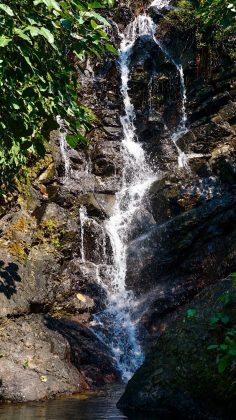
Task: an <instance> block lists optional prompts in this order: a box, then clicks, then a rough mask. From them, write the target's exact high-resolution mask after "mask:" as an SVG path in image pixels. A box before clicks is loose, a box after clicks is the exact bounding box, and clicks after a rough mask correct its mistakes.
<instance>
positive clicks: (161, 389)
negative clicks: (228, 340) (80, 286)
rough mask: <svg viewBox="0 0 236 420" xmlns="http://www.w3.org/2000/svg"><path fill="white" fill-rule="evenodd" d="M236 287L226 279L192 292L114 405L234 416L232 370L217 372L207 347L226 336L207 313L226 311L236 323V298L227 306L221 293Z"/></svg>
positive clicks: (164, 414)
mask: <svg viewBox="0 0 236 420" xmlns="http://www.w3.org/2000/svg"><path fill="white" fill-rule="evenodd" d="M225 292H227V293H228V292H230V293H231V292H233V293H234V295H233V296H234V298H233V299H235V288H234V285H233V283H232V281H231V280H224V281H221V282H220V283H217V284H216V285H214V286H212V287H210V288H208V289H206V290H205V291H204V292H202V293H201V294H200V295H199V296H198V297H196V298H195V299H194V300H193V301H192V302H191V306H189V308H194V312H193V313H194V315H193V316H190V315H189V316H188V315H187V314H188V313H187V312H186V310H185V311H182V312H181V314H180V315H179V317H178V319H177V320H176V321H175V322H174V323H173V324H172V326H171V327H169V328H168V330H167V331H166V332H165V333H163V334H162V336H161V337H160V338H159V339H158V342H157V344H156V346H155V348H154V350H153V352H152V353H151V354H149V355H148V356H147V358H146V360H145V362H144V364H143V366H142V367H141V368H140V369H139V370H138V371H137V373H136V374H135V375H134V377H133V378H132V379H131V380H130V382H129V383H128V386H127V388H126V391H125V394H124V395H123V396H122V397H121V399H120V401H119V403H118V407H119V408H122V409H123V408H125V409H132V410H135V409H138V410H144V411H152V412H153V411H155V413H156V415H157V416H158V417H159V416H161V418H164V419H167V418H168V419H169V418H174V419H175V418H183V417H184V418H186V419H194V418H196V419H197V418H201V419H212V418H214V419H215V418H217V419H233V418H234V415H233V413H234V411H235V408H236V407H235V393H236V388H235V380H234V370H233V369H229V368H227V369H226V370H225V372H224V373H218V371H217V364H216V354H215V352H213V351H209V350H208V349H207V348H208V346H209V345H211V344H215V342H216V341H218V340H219V341H220V340H224V329H220V327H219V328H218V333H217V332H216V330H217V327H215V328H214V327H212V325H211V324H210V321H209V319H210V317H211V316H213V314H214V313H216V312H222V310H223V311H226V313H227V314H228V315H230V317H231V321H232V323H235V320H236V318H235V316H236V313H235V301H234V300H232V301H230V303H229V304H228V305H226V306H225V304H224V302H223V300H222V299H220V297H221V296H222V295H223V294H224V293H225Z"/></svg>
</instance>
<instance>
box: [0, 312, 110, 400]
mask: <svg viewBox="0 0 236 420" xmlns="http://www.w3.org/2000/svg"><path fill="white" fill-rule="evenodd" d="M95 342H96V353H94V345H95ZM112 375H113V380H115V379H117V377H116V375H115V372H114V369H113V368H112V361H111V359H109V357H108V356H107V355H106V349H105V348H103V346H102V345H101V344H100V343H99V342H98V341H97V339H96V337H95V336H94V335H93V333H92V332H90V331H89V330H87V329H86V328H84V327H81V326H80V325H79V324H78V323H77V322H69V321H66V320H62V319H61V320H56V319H53V318H51V317H49V316H47V317H44V316H42V315H30V316H27V317H24V318H23V317H21V318H18V319H15V320H8V321H6V322H4V321H3V322H2V323H1V359H0V379H1V383H0V398H1V400H5V401H6V400H8V401H14V402H22V401H35V400H40V399H45V398H52V397H55V396H58V395H63V394H72V393H75V392H81V391H82V390H84V389H88V388H89V387H90V386H91V385H96V384H102V383H106V381H111V380H112V379H111V378H112Z"/></svg>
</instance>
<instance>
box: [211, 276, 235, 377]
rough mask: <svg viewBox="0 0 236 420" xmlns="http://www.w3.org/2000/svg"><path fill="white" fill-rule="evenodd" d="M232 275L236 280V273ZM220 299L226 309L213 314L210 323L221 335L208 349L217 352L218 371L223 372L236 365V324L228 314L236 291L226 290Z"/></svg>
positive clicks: (233, 303)
mask: <svg viewBox="0 0 236 420" xmlns="http://www.w3.org/2000/svg"><path fill="white" fill-rule="evenodd" d="M231 277H232V279H233V280H234V281H235V279H236V273H232V275H231ZM219 300H220V301H221V302H222V304H223V308H224V311H222V312H217V313H215V314H213V316H212V317H211V318H210V325H211V326H212V327H213V328H215V329H216V331H217V333H218V335H220V337H219V339H218V343H215V344H211V345H210V346H208V350H212V351H214V352H216V354H217V356H216V363H217V367H218V372H219V373H223V372H224V371H225V370H226V369H227V368H230V369H232V368H234V367H235V366H236V325H235V324H234V323H233V322H231V318H230V316H229V315H228V314H227V308H228V307H229V306H230V305H233V306H234V305H235V301H236V291H233V292H230V293H229V292H225V293H224V294H223V295H221V296H220V298H219Z"/></svg>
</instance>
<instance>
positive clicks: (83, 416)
mask: <svg viewBox="0 0 236 420" xmlns="http://www.w3.org/2000/svg"><path fill="white" fill-rule="evenodd" d="M123 391H124V388H120V387H110V388H109V389H106V390H105V391H104V392H102V393H101V395H98V396H90V397H88V398H86V399H83V398H82V397H81V396H72V397H70V398H64V399H58V400H52V401H45V402H37V403H28V404H11V405H10V404H9V405H8V404H3V405H0V419H1V420H110V419H112V420H124V419H129V420H157V417H152V416H151V415H150V414H147V415H145V414H140V415H137V413H136V414H133V415H125V414H123V413H122V412H121V411H120V410H118V409H117V408H116V403H117V401H118V400H119V397H120V396H121V394H122V392H123Z"/></svg>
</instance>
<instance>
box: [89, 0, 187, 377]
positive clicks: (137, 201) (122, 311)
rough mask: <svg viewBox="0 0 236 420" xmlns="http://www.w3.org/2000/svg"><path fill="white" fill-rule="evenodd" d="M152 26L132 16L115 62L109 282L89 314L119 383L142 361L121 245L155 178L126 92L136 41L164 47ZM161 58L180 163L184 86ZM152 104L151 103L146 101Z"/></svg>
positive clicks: (163, 3) (159, 4) (144, 18)
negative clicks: (116, 174) (115, 175)
mask: <svg viewBox="0 0 236 420" xmlns="http://www.w3.org/2000/svg"><path fill="white" fill-rule="evenodd" d="M168 5H169V0H168V1H167V0H163V1H162V0H158V1H154V2H153V3H152V6H156V7H159V8H162V7H165V6H168ZM155 33H156V24H155V23H154V22H153V20H152V19H151V18H150V17H149V16H148V15H146V14H142V15H139V16H137V17H136V18H135V19H134V21H133V22H131V23H130V24H129V25H128V27H127V28H126V29H125V32H124V34H120V36H121V45H120V49H119V65H120V72H121V95H122V99H123V104H124V116H121V118H120V119H121V124H122V127H123V140H122V150H123V160H124V166H123V185H122V188H121V190H120V191H119V192H118V193H117V194H116V205H115V208H114V211H113V215H112V216H111V217H110V219H109V220H108V221H107V222H106V223H105V228H106V231H107V233H108V235H109V237H110V241H111V245H112V251H113V266H112V269H111V270H110V276H111V279H110V285H109V288H107V287H106V286H105V285H104V287H105V288H106V290H107V305H106V310H105V311H103V312H101V313H99V314H97V315H96V316H95V324H94V327H93V328H94V331H95V333H96V335H97V336H98V337H99V338H100V340H101V341H102V342H103V343H104V344H106V345H107V346H109V348H110V349H111V351H112V354H113V356H114V360H115V363H116V366H117V368H118V370H119V371H120V372H121V375H122V378H123V380H124V381H127V380H129V379H130V377H131V376H132V375H133V373H134V372H135V371H136V370H137V368H138V367H139V366H140V364H141V363H142V361H143V357H144V356H143V353H142V349H141V346H140V344H139V340H138V337H137V327H136V323H137V320H135V319H134V318H133V316H132V312H134V308H135V305H136V303H137V302H136V301H135V297H134V294H133V292H132V291H131V290H127V288H126V272H127V247H128V243H129V232H130V228H131V226H132V222H133V220H134V216H135V214H136V213H137V212H138V211H139V209H140V207H141V203H142V200H143V198H144V195H145V193H146V192H147V191H148V189H149V187H150V185H151V184H152V182H153V181H154V180H155V179H157V178H158V174H154V173H153V171H152V169H151V167H150V166H149V165H148V163H147V161H146V158H145V153H144V150H143V148H142V145H141V144H140V143H139V142H138V139H137V135H136V131H135V125H134V122H135V118H136V115H135V110H134V106H133V104H132V102H131V98H130V96H129V80H130V65H131V62H130V59H131V55H132V52H133V46H134V44H135V42H136V40H137V39H138V38H139V37H141V36H144V35H149V36H150V37H152V38H153V40H154V41H155V42H156V43H157V44H158V46H159V47H160V48H161V49H162V51H164V48H163V46H160V45H159V42H158V41H157V40H156V38H155ZM167 56H168V57H169V58H170V59H171V61H172V63H174V65H175V66H176V69H177V71H178V73H179V76H180V82H181V97H182V107H181V118H180V123H179V125H178V127H177V129H176V130H175V133H174V134H173V135H172V137H171V138H172V140H173V142H174V143H175V145H176V147H177V150H178V154H179V159H178V161H179V166H185V155H184V154H183V153H182V152H181V150H180V148H179V147H178V145H177V140H178V139H179V138H180V136H181V135H182V134H183V133H184V132H185V131H186V122H187V116H186V107H185V104H186V89H185V84H184V75H183V69H182V66H181V65H178V64H177V63H176V62H175V61H174V60H173V59H172V58H171V57H170V55H169V54H167ZM150 107H152V104H150Z"/></svg>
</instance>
